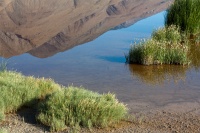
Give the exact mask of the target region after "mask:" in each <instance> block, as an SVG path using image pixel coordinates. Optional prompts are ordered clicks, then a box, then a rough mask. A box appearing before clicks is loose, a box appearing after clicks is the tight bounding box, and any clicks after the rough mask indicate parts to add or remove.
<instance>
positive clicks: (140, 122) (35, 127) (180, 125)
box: [0, 109, 200, 133]
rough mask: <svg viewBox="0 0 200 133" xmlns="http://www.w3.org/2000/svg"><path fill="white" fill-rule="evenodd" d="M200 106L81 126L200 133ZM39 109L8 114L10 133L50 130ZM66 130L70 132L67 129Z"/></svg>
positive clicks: (126, 132) (95, 132) (115, 131)
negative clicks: (104, 124)
mask: <svg viewBox="0 0 200 133" xmlns="http://www.w3.org/2000/svg"><path fill="white" fill-rule="evenodd" d="M165 110H166V109H165ZM199 112H200V109H195V110H193V111H190V112H174V111H164V110H161V109H159V110H156V111H155V110H153V111H148V112H143V113H138V114H136V115H132V116H131V117H130V118H129V120H127V121H122V122H120V123H119V124H117V125H114V126H113V127H109V128H106V129H90V130H89V129H77V130H71V132H73V131H77V132H81V133H199V132H200V115H199ZM34 115H35V111H33V110H30V109H23V110H21V111H19V112H17V113H16V114H9V115H7V118H6V121H5V122H3V123H1V124H0V126H1V127H2V128H5V129H7V131H8V132H9V133H48V132H49V128H48V127H45V126H43V125H40V124H38V123H37V121H36V120H35V119H34ZM62 133H70V129H66V130H65V131H63V132H62Z"/></svg>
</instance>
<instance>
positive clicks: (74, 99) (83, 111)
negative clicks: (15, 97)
mask: <svg viewBox="0 0 200 133" xmlns="http://www.w3.org/2000/svg"><path fill="white" fill-rule="evenodd" d="M39 112H40V114H39V115H38V117H37V118H38V119H39V120H40V121H41V122H42V123H43V124H45V125H48V126H50V127H51V130H52V131H58V130H63V129H65V128H66V127H67V126H70V127H75V126H76V127H77V125H79V126H83V127H88V128H91V127H106V126H108V125H110V124H113V123H115V122H118V121H119V120H121V119H122V118H124V116H125V115H126V113H127V108H126V106H125V105H124V104H122V103H119V102H118V100H117V99H116V98H115V96H114V95H113V94H103V95H100V94H98V93H94V92H91V91H88V90H85V89H83V88H76V87H68V88H65V89H63V90H61V91H58V92H56V93H54V94H52V95H51V96H49V97H48V98H47V99H46V101H45V102H44V103H42V104H41V106H40V110H39Z"/></svg>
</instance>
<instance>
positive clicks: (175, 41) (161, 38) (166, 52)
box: [125, 25, 189, 65]
mask: <svg viewBox="0 0 200 133" xmlns="http://www.w3.org/2000/svg"><path fill="white" fill-rule="evenodd" d="M183 38H184V34H181V33H180V32H179V28H178V27H176V26H173V25H172V26H169V27H165V28H160V29H158V30H156V31H154V32H153V33H152V38H151V39H148V40H146V41H144V42H140V43H139V44H135V45H132V46H131V48H130V50H129V53H128V54H127V55H125V58H126V62H127V63H138V64H143V65H151V64H181V65H185V64H188V63H189V59H188V57H187V55H188V51H189V46H188V43H187V40H186V39H183Z"/></svg>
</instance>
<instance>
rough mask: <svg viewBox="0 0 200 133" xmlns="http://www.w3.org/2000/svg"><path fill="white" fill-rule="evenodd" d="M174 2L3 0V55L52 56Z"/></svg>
mask: <svg viewBox="0 0 200 133" xmlns="http://www.w3.org/2000/svg"><path fill="white" fill-rule="evenodd" d="M170 1H172V0H154V1H149V0H134V1H133V0H98V1H94V0H87V1H77V0H73V1H66V0H59V1H58V0H37V1H36V0H1V2H0V56H3V57H6V58H8V57H12V56H15V55H20V54H23V53H30V54H31V55H33V56H37V57H40V58H45V57H48V56H52V55H54V54H56V53H58V52H62V51H65V50H67V49H70V48H72V47H74V46H77V45H80V44H83V43H85V42H88V41H91V40H93V39H95V38H97V37H98V36H100V35H101V34H103V33H104V32H106V31H108V30H110V29H116V28H121V27H127V26H129V25H131V24H133V23H135V22H136V21H138V20H140V19H142V18H145V17H148V16H151V15H153V14H155V13H157V12H160V11H162V10H165V9H166V8H167V7H168V5H169V2H170Z"/></svg>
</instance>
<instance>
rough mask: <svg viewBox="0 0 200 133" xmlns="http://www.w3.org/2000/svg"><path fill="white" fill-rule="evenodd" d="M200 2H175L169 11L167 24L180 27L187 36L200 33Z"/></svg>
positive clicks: (192, 0)
mask: <svg viewBox="0 0 200 133" xmlns="http://www.w3.org/2000/svg"><path fill="white" fill-rule="evenodd" d="M199 5H200V0H175V1H174V3H173V4H172V6H171V7H170V8H169V9H168V10H167V15H166V19H165V24H166V25H167V26H170V25H176V26H179V27H180V29H181V31H183V32H186V33H187V34H194V35H196V34H199V33H200V8H199Z"/></svg>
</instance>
